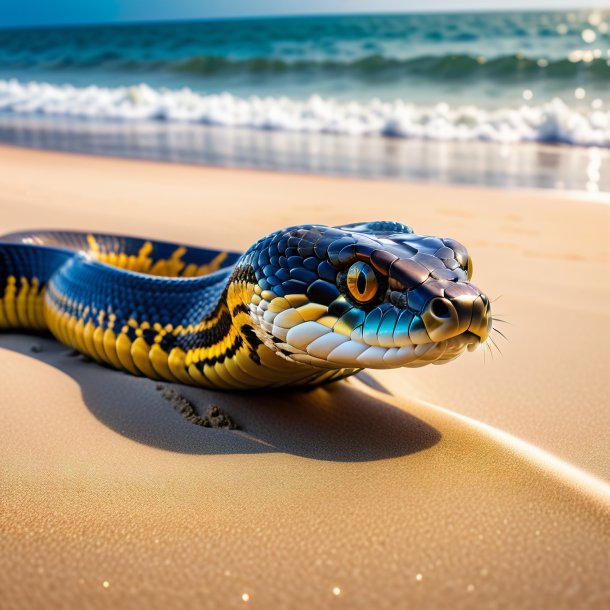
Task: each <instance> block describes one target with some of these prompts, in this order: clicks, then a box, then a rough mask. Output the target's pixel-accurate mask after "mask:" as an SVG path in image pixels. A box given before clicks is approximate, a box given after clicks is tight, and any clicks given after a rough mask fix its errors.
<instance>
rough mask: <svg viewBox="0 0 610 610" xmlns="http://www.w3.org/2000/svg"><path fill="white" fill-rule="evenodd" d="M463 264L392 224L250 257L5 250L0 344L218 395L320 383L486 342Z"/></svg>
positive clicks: (129, 242) (193, 251)
mask: <svg viewBox="0 0 610 610" xmlns="http://www.w3.org/2000/svg"><path fill="white" fill-rule="evenodd" d="M471 272H472V265H471V262H470V259H469V257H468V254H467V252H466V249H465V248H464V247H463V246H462V245H461V244H459V243H458V242H456V241H454V240H451V239H441V238H437V237H430V236H420V235H416V234H414V233H413V231H412V230H411V229H410V228H409V227H406V226H405V225H402V224H400V223H396V222H383V221H382V222H370V223H357V224H353V225H344V226H340V227H327V226H323V225H302V226H297V227H292V228H288V229H283V230H280V231H276V232H275V233H272V234H271V235H268V236H267V237H264V238H263V239H260V240H259V241H257V242H256V243H255V244H254V245H253V246H251V247H250V248H249V249H248V250H247V251H246V252H245V253H243V254H239V253H235V252H220V251H212V250H205V249H201V248H195V247H184V246H179V245H177V244H170V243H167V242H158V241H149V240H145V239H140V238H133V237H122V236H118V235H101V234H96V233H91V234H86V233H75V232H65V231H31V232H24V233H14V234H11V235H7V236H5V237H3V238H0V329H4V330H6V329H19V328H23V329H31V330H40V331H44V330H48V331H50V332H51V333H52V334H53V335H54V336H55V337H56V338H57V339H58V340H59V341H61V342H62V343H64V344H65V345H68V346H70V347H73V348H75V349H77V350H78V351H80V352H82V353H84V354H87V355H88V356H90V357H91V358H93V359H95V360H97V361H98V362H100V363H105V364H107V365H110V366H112V367H115V368H117V369H122V370H125V371H128V372H130V373H133V374H134V375H145V376H147V377H151V378H154V379H165V380H169V381H174V382H181V383H186V384H191V385H199V386H204V387H210V388H223V389H236V388H255V387H265V386H283V385H309V384H319V383H324V382H329V381H334V380H337V379H341V378H343V377H346V376H348V375H351V374H353V373H355V372H357V371H358V370H360V369H363V368H393V367H401V366H411V367H413V366H422V365H424V364H428V363H434V364H438V363H443V362H447V361H449V360H452V359H454V358H455V357H457V356H458V355H459V354H460V353H462V352H463V351H464V350H465V349H466V348H468V349H474V348H475V347H476V346H477V345H478V344H480V343H481V342H484V341H485V340H486V338H487V336H488V333H489V330H490V328H491V313H490V306H489V301H488V299H487V297H486V296H485V295H484V294H482V293H481V292H480V291H479V290H478V289H477V288H475V287H474V286H473V285H472V284H471V283H470V275H471Z"/></svg>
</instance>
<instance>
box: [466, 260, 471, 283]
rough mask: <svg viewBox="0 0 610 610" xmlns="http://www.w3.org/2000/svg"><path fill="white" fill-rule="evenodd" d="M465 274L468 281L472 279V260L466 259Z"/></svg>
mask: <svg viewBox="0 0 610 610" xmlns="http://www.w3.org/2000/svg"><path fill="white" fill-rule="evenodd" d="M466 273H467V274H468V281H470V280H471V279H472V259H471V258H470V256H469V257H468V264H467V265H466Z"/></svg>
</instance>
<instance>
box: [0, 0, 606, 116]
mask: <svg viewBox="0 0 610 610" xmlns="http://www.w3.org/2000/svg"><path fill="white" fill-rule="evenodd" d="M609 20H610V11H605V12H603V11H596V12H590V11H589V12H557V13H493V14H482V13H479V14H440V15H439V14H434V15H432V14H430V15H373V16H342V17H307V18H282V19H256V20H244V21H219V22H185V23H161V24H156V23H155V24H141V25H128V26H112V27H111V26H104V27H79V28H55V29H37V30H18V31H6V30H4V31H0V74H1V75H2V77H3V78H4V79H8V78H17V79H19V80H20V81H28V80H36V81H44V82H49V83H70V84H72V85H76V86H80V87H82V86H87V85H98V86H107V87H116V86H121V85H135V84H139V83H147V84H148V85H150V86H151V87H152V88H155V89H156V88H160V87H170V88H181V87H189V88H191V89H192V90H194V91H196V92H198V93H218V92H223V91H228V92H230V93H233V94H234V95H237V96H250V95H259V96H261V95H265V96H267V95H268V96H283V95H285V96H289V97H292V98H301V99H303V98H305V97H308V96H310V95H312V94H314V93H315V94H319V95H321V96H332V97H335V98H338V99H341V100H358V101H368V100H369V99H371V98H372V97H379V98H381V99H382V100H387V101H391V100H395V99H402V100H408V101H412V102H416V103H420V104H434V103H437V102H440V101H446V102H452V103H458V102H459V103H468V104H475V105H477V106H480V107H483V108H490V107H497V106H501V105H506V104H515V103H518V102H520V101H523V91H524V90H525V89H527V90H530V91H531V92H532V98H531V101H534V100H535V101H536V102H543V101H546V100H549V99H552V98H553V97H557V96H559V97H561V98H562V99H563V100H564V101H566V103H567V104H568V105H570V106H572V105H583V104H581V103H580V100H578V99H577V98H575V96H574V92H575V90H576V89H578V88H582V89H584V90H585V92H586V95H585V99H587V100H588V101H592V100H594V99H596V98H599V97H601V98H606V100H607V98H608V96H609V94H610V90H609V82H610V65H609V63H608V60H610V56H609V55H608V50H609V49H610V34H609V32H608V22H609ZM528 101H529V100H528Z"/></svg>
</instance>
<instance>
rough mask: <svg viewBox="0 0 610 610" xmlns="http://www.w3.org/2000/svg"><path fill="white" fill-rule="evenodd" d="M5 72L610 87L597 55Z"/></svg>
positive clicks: (30, 61) (105, 59)
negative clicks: (557, 82)
mask: <svg viewBox="0 0 610 610" xmlns="http://www.w3.org/2000/svg"><path fill="white" fill-rule="evenodd" d="M0 65H1V66H3V67H4V68H32V67H43V68H47V69H52V70H63V69H85V68H99V67H105V68H113V69H116V70H132V71H155V72H159V71H162V72H183V73H187V74H189V75H194V76H200V77H209V76H247V75H252V76H259V77H260V76H265V75H268V76H273V77H277V76H282V75H285V76H290V75H294V76H298V77H300V78H307V77H308V76H311V75H314V76H329V77H333V76H348V77H352V78H356V79H361V80H362V79H364V80H374V81H382V82H383V81H390V80H392V79H395V78H400V77H409V76H415V77H420V78H425V79H430V80H440V79H442V80H445V79H452V80H460V79H464V78H482V79H506V78H511V79H531V78H535V77H537V76H544V77H545V78H553V79H571V78H574V77H579V78H581V79H586V80H587V81H588V82H595V81H597V82H600V83H603V82H608V80H609V79H610V63H609V62H608V61H607V59H606V58H605V57H603V56H601V52H598V55H597V56H594V55H593V52H591V54H590V55H589V54H586V53H584V52H583V53H582V57H579V56H571V57H570V58H568V57H565V58H560V59H546V58H544V57H536V56H532V57H529V56H525V55H523V54H520V53H516V54H509V55H499V56H496V57H489V58H485V57H482V56H478V55H472V54H464V53H448V54H441V55H419V56H416V57H410V58H406V59H398V58H395V57H388V56H384V55H381V54H372V55H366V56H364V57H359V58H355V59H350V60H345V59H341V60H332V59H286V58H281V57H264V56H261V57H251V58H246V59H232V58H228V57H223V56H221V55H195V56H192V57H188V58H174V59H160V58H156V59H141V58H129V57H125V56H124V55H122V54H121V53H120V52H118V51H103V52H99V53H94V54H90V55H80V56H79V55H74V54H69V55H61V56H55V57H50V58H45V57H43V58H39V57H36V58H28V57H26V56H19V57H17V58H6V57H5V58H0Z"/></svg>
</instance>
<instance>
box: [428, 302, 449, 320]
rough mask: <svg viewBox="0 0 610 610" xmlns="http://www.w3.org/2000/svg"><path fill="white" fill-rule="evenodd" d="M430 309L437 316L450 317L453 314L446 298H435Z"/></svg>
mask: <svg viewBox="0 0 610 610" xmlns="http://www.w3.org/2000/svg"><path fill="white" fill-rule="evenodd" d="M430 311H431V312H432V314H433V315H435V316H436V317H437V318H449V317H450V316H451V313H450V312H449V307H448V306H447V303H446V302H445V299H434V300H433V301H432V303H431V306H430Z"/></svg>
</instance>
